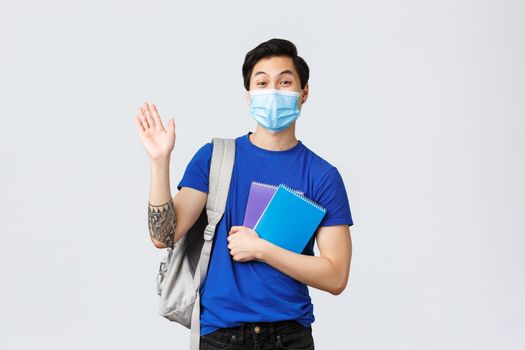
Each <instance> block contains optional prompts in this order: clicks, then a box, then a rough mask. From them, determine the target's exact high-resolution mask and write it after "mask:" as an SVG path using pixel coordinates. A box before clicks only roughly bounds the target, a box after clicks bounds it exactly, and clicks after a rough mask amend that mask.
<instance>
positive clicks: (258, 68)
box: [252, 56, 297, 77]
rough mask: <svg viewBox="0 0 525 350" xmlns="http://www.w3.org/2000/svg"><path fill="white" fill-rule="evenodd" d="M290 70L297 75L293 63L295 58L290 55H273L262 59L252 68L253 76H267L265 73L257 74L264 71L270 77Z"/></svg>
mask: <svg viewBox="0 0 525 350" xmlns="http://www.w3.org/2000/svg"><path fill="white" fill-rule="evenodd" d="M284 70H289V71H291V72H292V74H293V75H295V76H297V71H296V70H295V66H294V64H293V60H292V59H291V58H290V57H288V56H272V57H265V58H262V59H260V60H259V61H258V62H257V63H256V64H255V65H254V66H253V69H252V77H254V76H256V75H257V76H258V77H265V76H266V75H265V74H260V73H259V74H257V73H258V72H264V73H266V74H267V75H269V76H270V77H273V76H278V75H279V74H280V73H281V72H282V71H284Z"/></svg>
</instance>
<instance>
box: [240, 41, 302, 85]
mask: <svg viewBox="0 0 525 350" xmlns="http://www.w3.org/2000/svg"><path fill="white" fill-rule="evenodd" d="M272 56H288V57H290V58H291V59H292V60H293V63H294V66H295V69H296V70H297V72H298V73H299V78H300V81H301V89H304V87H305V86H306V84H307V83H308V78H309V77H310V69H309V68H308V65H307V64H306V62H305V60H304V59H302V57H300V56H298V55H297V47H296V46H295V45H294V43H292V42H291V41H289V40H286V39H277V38H274V39H270V40H268V41H265V42H263V43H260V44H259V45H257V47H255V48H254V49H252V50H250V51H248V53H247V54H246V57H245V58H244V63H243V65H242V76H243V78H244V87H245V88H246V90H250V77H251V75H252V71H253V66H255V64H256V63H257V62H259V60H260V59H262V58H266V57H272Z"/></svg>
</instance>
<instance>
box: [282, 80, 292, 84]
mask: <svg viewBox="0 0 525 350" xmlns="http://www.w3.org/2000/svg"><path fill="white" fill-rule="evenodd" d="M281 83H290V81H289V80H284V81H281Z"/></svg>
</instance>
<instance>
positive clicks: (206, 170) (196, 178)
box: [177, 142, 213, 193]
mask: <svg viewBox="0 0 525 350" xmlns="http://www.w3.org/2000/svg"><path fill="white" fill-rule="evenodd" d="M212 151H213V143H212V142H208V143H206V144H205V145H204V146H202V147H201V148H199V149H198V150H197V152H195V154H194V155H193V158H191V160H190V162H189V163H188V165H187V166H186V170H185V171H184V175H183V176H182V179H181V180H180V182H179V184H178V185H177V189H178V190H179V191H180V189H181V188H182V187H191V188H194V189H196V190H199V191H202V192H205V193H208V177H209V174H210V165H211V154H212Z"/></svg>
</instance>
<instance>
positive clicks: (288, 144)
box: [249, 122, 298, 151]
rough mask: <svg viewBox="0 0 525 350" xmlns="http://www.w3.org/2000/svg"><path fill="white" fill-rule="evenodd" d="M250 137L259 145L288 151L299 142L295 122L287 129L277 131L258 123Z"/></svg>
mask: <svg viewBox="0 0 525 350" xmlns="http://www.w3.org/2000/svg"><path fill="white" fill-rule="evenodd" d="M249 138H250V141H251V142H252V143H253V144H254V145H256V146H257V147H260V148H264V149H267V150H269V151H286V150H288V149H290V148H292V147H294V146H295V145H296V144H297V142H298V140H297V138H296V137H295V122H293V123H292V124H291V125H290V126H289V127H288V128H286V129H285V130H282V131H279V132H276V133H273V132H270V131H268V130H266V129H265V128H263V127H262V126H260V125H259V124H257V126H256V128H255V132H254V133H252V134H251V135H250V136H249Z"/></svg>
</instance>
